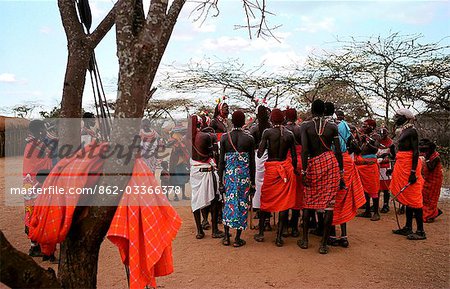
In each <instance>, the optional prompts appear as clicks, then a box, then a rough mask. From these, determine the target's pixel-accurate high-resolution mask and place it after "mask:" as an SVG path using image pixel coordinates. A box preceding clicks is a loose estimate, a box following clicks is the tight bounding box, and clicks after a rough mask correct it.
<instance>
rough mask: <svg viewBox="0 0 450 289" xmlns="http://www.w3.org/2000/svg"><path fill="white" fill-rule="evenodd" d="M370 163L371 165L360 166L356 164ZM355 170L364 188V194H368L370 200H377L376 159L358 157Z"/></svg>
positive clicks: (378, 171) (377, 167)
mask: <svg viewBox="0 0 450 289" xmlns="http://www.w3.org/2000/svg"><path fill="white" fill-rule="evenodd" d="M363 161H372V162H374V163H373V164H371V165H360V164H357V163H358V162H363ZM356 168H357V169H358V174H359V177H360V178H361V183H362V185H363V188H364V192H366V193H367V194H369V196H370V197H371V198H378V192H379V190H380V168H379V165H378V163H377V159H376V158H367V159H365V158H363V157H361V156H358V157H357V158H356Z"/></svg>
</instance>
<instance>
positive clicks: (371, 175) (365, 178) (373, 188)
mask: <svg viewBox="0 0 450 289" xmlns="http://www.w3.org/2000/svg"><path fill="white" fill-rule="evenodd" d="M376 126H377V123H376V122H375V120H373V119H367V120H365V121H364V123H363V126H362V131H363V133H364V135H362V136H361V140H360V150H361V153H360V154H359V155H357V157H356V158H355V164H356V167H357V168H358V173H359V177H360V178H361V183H362V185H363V188H364V193H365V195H366V205H365V211H364V212H363V213H361V214H358V215H357V217H363V218H370V220H371V221H379V220H380V213H379V212H378V211H379V206H380V202H379V201H380V200H379V190H380V170H379V166H378V161H377V155H376V154H377V152H378V148H379V146H380V144H379V139H380V137H379V135H378V134H376V133H375V128H376ZM371 198H372V202H373V208H374V213H373V216H372V214H371V212H370V209H371V208H370V199H371Z"/></svg>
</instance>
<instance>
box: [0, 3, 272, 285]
mask: <svg viewBox="0 0 450 289" xmlns="http://www.w3.org/2000/svg"><path fill="white" fill-rule="evenodd" d="M242 1H243V2H244V3H245V4H248V3H251V2H252V1H249V0H242ZM203 2H204V3H205V7H217V2H218V1H217V0H214V1H210V0H205V1H203ZM255 2H257V1H255ZM184 4H185V0H173V1H172V3H171V5H170V7H169V1H168V0H151V2H150V7H149V9H148V11H147V12H145V11H144V8H143V2H142V0H132V1H126V0H119V1H118V2H117V3H116V4H115V6H114V8H113V9H112V10H111V11H110V12H109V13H108V15H107V16H106V17H105V19H103V21H102V22H101V23H100V24H99V26H98V27H97V28H96V29H95V30H94V32H93V33H89V29H87V30H88V31H84V30H83V27H82V25H81V23H80V21H79V19H78V17H77V10H76V2H75V1H72V0H58V6H59V9H60V14H61V19H62V23H63V26H64V29H65V32H66V35H67V40H68V63H67V68H66V74H65V79H64V88H63V96H62V102H61V116H62V117H64V118H77V117H80V116H81V101H82V92H83V89H84V84H85V76H86V70H87V69H88V67H89V61H90V59H91V56H92V52H93V49H94V48H95V46H96V45H97V44H98V43H99V42H100V41H101V39H102V38H103V36H104V34H106V32H107V31H108V30H109V29H110V28H111V26H112V25H113V24H114V23H115V24H116V43H117V57H118V61H119V80H118V84H117V100H116V105H115V118H118V119H125V118H134V121H132V122H131V123H128V124H127V125H125V126H124V125H117V126H114V127H113V129H112V132H111V145H114V144H117V143H120V144H125V143H130V142H131V140H132V139H133V136H134V135H135V134H136V133H137V132H138V127H139V123H140V121H139V119H140V118H142V116H143V114H144V109H145V107H146V103H147V101H148V100H149V95H151V93H152V89H151V87H152V83H153V80H154V78H155V75H156V71H157V69H158V66H159V64H160V61H161V58H162V56H163V54H164V51H165V48H166V46H167V44H168V42H169V39H170V36H171V33H172V31H173V28H174V25H175V23H176V21H177V18H178V16H179V13H180V11H181V9H182V7H183V6H184ZM250 8H251V7H250ZM254 9H259V7H258V5H256V6H254ZM263 9H265V5H264V6H263ZM263 11H264V10H262V11H261V13H262V12H263ZM264 21H265V20H262V22H261V23H264ZM249 29H250V28H249ZM260 29H264V27H261V28H260ZM71 128H72V130H68V129H67V128H63V129H61V131H60V135H61V143H62V144H67V143H72V144H75V145H76V143H79V127H76V126H75V127H74V126H73V125H72V126H71ZM133 164H134V162H133V161H131V162H125V160H124V159H119V158H117V157H111V158H109V159H107V160H106V161H105V164H104V167H107V168H108V170H109V171H108V172H109V173H110V174H113V175H114V174H115V176H116V177H115V180H114V181H115V185H117V186H119V187H121V188H123V187H124V186H125V184H126V183H127V182H128V180H129V174H128V175H127V174H123V172H124V170H126V171H128V172H131V171H132V166H133ZM109 180H110V179H109ZM99 185H111V184H110V183H107V181H106V179H105V178H103V177H102V178H100V180H99ZM103 197H104V196H96V198H97V201H99V202H101V201H102V200H103V199H102V198H103ZM120 198H121V195H117V196H114V197H113V198H112V200H111V199H110V200H109V201H115V203H116V204H117V203H118V202H119V200H120ZM116 208H117V206H108V207H105V206H103V207H98V206H92V207H77V208H76V210H75V214H74V220H73V222H72V225H71V227H70V231H69V233H68V235H67V237H66V240H65V241H64V242H63V243H62V244H61V257H60V265H59V268H58V277H56V276H55V273H54V272H53V271H52V270H50V271H48V270H45V269H44V268H42V267H40V266H39V265H38V264H37V263H36V262H34V261H33V260H32V259H31V257H28V256H26V255H25V254H23V253H20V252H18V251H15V250H14V249H13V248H12V246H11V245H10V244H9V242H8V241H7V240H6V238H5V237H4V235H3V234H2V233H1V234H0V242H1V245H0V249H1V253H2V254H1V256H0V258H1V268H0V271H1V272H0V273H1V281H2V282H3V283H5V284H6V285H8V286H10V287H20V288H61V287H63V288H96V283H97V266H98V255H99V249H100V245H101V243H102V242H103V240H104V237H105V235H106V232H107V230H108V227H109V224H110V223H111V220H112V218H113V216H114V213H115V211H116ZM4 252H9V253H8V254H5V253H4Z"/></svg>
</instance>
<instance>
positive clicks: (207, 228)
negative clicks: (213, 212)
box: [202, 220, 211, 230]
mask: <svg viewBox="0 0 450 289" xmlns="http://www.w3.org/2000/svg"><path fill="white" fill-rule="evenodd" d="M202 229H203V230H209V229H211V225H210V224H209V222H208V220H203V222H202Z"/></svg>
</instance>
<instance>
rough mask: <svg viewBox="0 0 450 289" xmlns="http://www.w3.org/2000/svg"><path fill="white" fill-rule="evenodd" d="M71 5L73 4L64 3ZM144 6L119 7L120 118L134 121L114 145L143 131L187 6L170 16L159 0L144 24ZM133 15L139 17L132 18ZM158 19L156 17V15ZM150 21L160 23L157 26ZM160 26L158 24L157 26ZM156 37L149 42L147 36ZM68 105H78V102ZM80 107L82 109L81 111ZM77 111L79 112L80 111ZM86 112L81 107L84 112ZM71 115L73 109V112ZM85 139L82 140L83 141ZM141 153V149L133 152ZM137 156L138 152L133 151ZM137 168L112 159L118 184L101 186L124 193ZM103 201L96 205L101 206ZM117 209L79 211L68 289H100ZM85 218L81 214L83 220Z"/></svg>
mask: <svg viewBox="0 0 450 289" xmlns="http://www.w3.org/2000/svg"><path fill="white" fill-rule="evenodd" d="M59 1H67V0H59ZM139 1H140V0H137V2H136V3H131V2H133V1H119V2H118V3H117V4H116V31H117V32H116V37H117V46H118V47H117V55H118V57H119V83H118V93H117V102H116V110H115V118H117V119H125V118H128V119H129V118H133V120H128V121H126V122H124V123H122V124H121V125H116V124H115V126H114V128H113V131H112V133H111V145H112V146H114V145H115V144H122V145H123V144H132V141H133V138H134V137H135V136H136V134H137V133H138V131H139V125H140V119H141V118H142V116H143V113H144V109H145V106H146V103H147V96H148V94H149V93H150V91H151V85H152V83H153V80H154V77H155V75H156V71H157V68H158V66H159V63H160V61H161V58H162V56H163V54H164V51H165V48H166V46H167V43H168V41H169V39H170V35H171V33H172V30H173V27H174V25H175V23H176V19H177V18H178V15H179V12H180V11H181V8H182V7H183V5H184V3H185V0H174V2H173V3H172V6H171V8H170V9H169V11H168V12H167V14H166V9H164V7H167V5H168V1H167V0H158V1H155V0H153V1H152V2H151V4H150V11H149V13H150V14H149V15H148V16H147V23H145V24H144V23H143V22H142V15H143V14H142V11H141V9H142V6H141V5H139V4H140V2H139ZM130 11H134V12H133V13H130ZM152 13H153V14H152ZM148 19H157V20H156V22H151V21H150V20H148ZM152 21H154V20H152ZM149 35H150V36H151V37H150V38H151V40H150V41H149V40H148V37H147V36H149ZM71 101H73V103H69V102H67V103H65V104H66V105H73V106H75V105H78V104H79V103H78V102H75V100H71ZM78 107H79V106H78ZM78 107H77V108H78ZM79 108H80V109H79V111H81V107H79ZM68 111H69V112H71V113H74V115H75V112H74V111H72V108H68ZM77 138H78V139H79V135H78V136H77ZM130 149H132V150H135V149H136V148H130ZM132 153H133V156H134V155H135V153H136V151H133V152H132ZM133 165H134V157H133V158H132V159H131V161H130V162H126V161H125V160H124V159H120V158H118V157H117V156H113V157H111V158H108V159H107V160H106V161H105V164H104V168H107V169H108V174H116V177H114V180H113V181H114V184H111V178H106V177H105V178H101V179H100V181H99V185H100V186H102V185H105V186H106V185H114V186H118V187H120V188H124V187H125V186H126V184H127V183H128V181H129V178H130V176H129V175H127V174H124V172H128V173H131V172H132V168H133ZM103 197H106V196H99V197H98V199H97V200H96V201H97V202H101V201H102V199H101V198H103ZM120 198H121V196H120V195H117V196H113V197H111V196H109V201H111V200H113V201H114V202H115V203H116V204H118V203H119V201H120ZM116 209H117V206H103V207H89V208H80V207H79V208H77V213H79V212H80V211H81V210H88V212H87V214H83V215H86V217H84V218H83V219H79V218H74V223H73V224H72V227H71V229H70V232H69V235H68V236H67V238H66V240H65V241H64V242H63V243H62V245H61V252H62V253H61V264H60V267H59V277H60V279H61V281H62V284H63V286H64V288H80V287H82V288H96V282H97V266H98V254H99V249H100V245H101V243H102V242H103V240H104V238H105V235H106V233H107V231H108V228H109V224H110V223H111V221H112V219H113V217H114V213H115V211H116ZM80 215H81V214H80Z"/></svg>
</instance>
